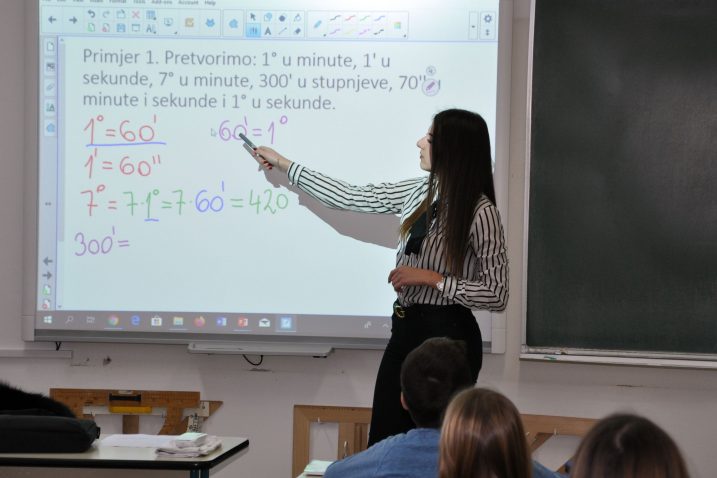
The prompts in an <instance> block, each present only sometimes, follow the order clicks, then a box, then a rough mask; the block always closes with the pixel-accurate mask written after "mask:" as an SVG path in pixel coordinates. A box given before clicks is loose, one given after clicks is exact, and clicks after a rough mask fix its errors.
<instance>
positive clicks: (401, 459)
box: [324, 338, 473, 478]
mask: <svg viewBox="0 0 717 478" xmlns="http://www.w3.org/2000/svg"><path fill="white" fill-rule="evenodd" d="M472 384H473V381H472V377H471V370H470V367H469V365H468V360H467V359H466V352H465V346H464V344H463V343H462V342H458V341H455V340H451V339H447V338H432V339H428V340H426V341H425V342H424V343H423V344H421V345H420V346H419V347H418V348H416V349H414V350H413V351H412V352H411V353H409V354H408V356H407V357H406V360H405V361H404V363H403V367H401V389H402V392H401V405H402V406H403V408H405V409H406V410H407V411H408V413H409V414H410V416H411V417H412V418H413V419H414V420H415V423H416V426H417V427H418V428H414V429H412V430H409V431H408V432H407V433H400V434H398V435H395V436H392V437H389V438H386V439H385V440H382V441H380V442H378V443H376V444H374V445H372V446H371V447H369V448H368V449H367V450H364V451H362V452H360V453H357V454H355V455H351V456H349V457H347V458H344V459H343V460H340V461H337V462H335V463H333V464H332V465H330V466H329V468H328V469H327V470H326V473H325V474H324V477H325V478H369V477H371V478H378V477H394V478H398V477H406V478H408V477H415V478H436V476H437V474H438V441H439V437H440V427H441V419H442V416H443V412H444V411H445V409H446V407H447V406H448V403H449V401H450V399H451V397H452V396H453V395H454V394H455V393H456V392H458V391H460V390H462V389H464V388H466V387H470V386H471V385H472Z"/></svg>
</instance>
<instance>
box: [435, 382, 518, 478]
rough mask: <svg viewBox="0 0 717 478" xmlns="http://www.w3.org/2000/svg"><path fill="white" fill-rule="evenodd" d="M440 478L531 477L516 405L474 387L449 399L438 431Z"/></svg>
mask: <svg viewBox="0 0 717 478" xmlns="http://www.w3.org/2000/svg"><path fill="white" fill-rule="evenodd" d="M438 476H439V478H458V477H460V478H530V477H531V460H530V453H529V451H528V443H527V441H526V438H525V431H524V429H523V423H522V421H521V419H520V414H519V413H518V410H517V409H516V408H515V405H513V403H512V402H511V401H510V400H508V399H507V398H506V397H505V396H503V395H502V394H500V393H499V392H496V391H493V390H488V389H482V388H473V389H470V390H465V391H463V392H461V393H459V394H458V395H456V397H455V398H454V399H453V401H451V403H450V405H449V406H448V409H447V410H446V415H445V418H444V419H443V429H442V430H441V442H440V456H439V464H438Z"/></svg>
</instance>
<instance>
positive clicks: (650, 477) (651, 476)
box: [570, 414, 689, 478]
mask: <svg viewBox="0 0 717 478" xmlns="http://www.w3.org/2000/svg"><path fill="white" fill-rule="evenodd" d="M570 477H571V478H689V475H688V473H687V467H686V466H685V461H684V460H683V458H682V455H681V454H680V450H679V449H678V448H677V445H675V442H674V441H673V440H672V438H670V436H669V435H668V434H667V433H666V432H665V431H664V430H663V429H662V428H660V427H659V426H657V425H655V424H654V423H653V422H651V421H650V420H648V419H647V418H644V417H640V416H637V415H632V414H615V415H610V416H609V417H606V418H604V419H602V420H600V421H599V422H598V423H597V424H596V425H595V426H594V427H593V428H592V429H591V430H590V431H589V432H588V434H587V435H585V438H584V439H583V441H582V442H581V443H580V446H579V447H578V451H577V453H576V455H575V460H574V464H573V467H572V469H571V471H570Z"/></svg>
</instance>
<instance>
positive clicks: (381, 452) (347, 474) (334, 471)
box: [324, 428, 441, 478]
mask: <svg viewBox="0 0 717 478" xmlns="http://www.w3.org/2000/svg"><path fill="white" fill-rule="evenodd" d="M440 436H441V431H440V430H437V429H434V428H415V429H413V430H410V431H409V432H408V433H400V434H398V435H394V436H391V437H388V438H386V439H385V440H381V441H380V442H378V443H376V444H374V445H373V446H371V447H370V448H369V449H367V450H364V451H362V452H361V453H356V454H355V455H351V456H349V457H346V458H344V459H343V460H339V461H337V462H334V463H332V464H331V465H330V466H329V467H328V468H327V469H326V473H324V478H401V477H405V478H409V477H415V478H424V477H425V478H436V477H437V476H438V440H439V438H440Z"/></svg>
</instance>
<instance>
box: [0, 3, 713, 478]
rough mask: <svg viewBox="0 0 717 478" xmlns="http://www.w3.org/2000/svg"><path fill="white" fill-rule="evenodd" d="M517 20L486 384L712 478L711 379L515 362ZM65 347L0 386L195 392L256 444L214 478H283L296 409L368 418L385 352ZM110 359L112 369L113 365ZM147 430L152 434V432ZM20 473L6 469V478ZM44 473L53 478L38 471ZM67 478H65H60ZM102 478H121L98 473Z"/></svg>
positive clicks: (7, 134) (9, 164)
mask: <svg viewBox="0 0 717 478" xmlns="http://www.w3.org/2000/svg"><path fill="white" fill-rule="evenodd" d="M23 3H24V2H23V1H22V0H2V2H1V3H0V348H3V349H16V348H23V347H26V346H27V347H41V348H49V345H50V344H30V345H25V344H24V343H23V342H22V341H21V339H20V315H21V308H22V307H21V302H22V290H21V289H22V284H23V272H24V271H23V267H22V257H23V247H24V243H23V227H24V222H23V221H24V217H25V214H24V212H23V204H24V203H23V201H24V191H23V188H22V184H23V181H24V180H23V175H24V172H23V168H24V162H26V161H34V158H33V157H31V155H29V154H27V153H26V152H25V151H24V143H23V137H24V133H25V115H26V112H25V106H26V105H25V103H24V97H25V96H24V95H25V90H24V88H25V80H24V69H25V64H24V62H25V60H26V59H27V58H29V57H31V55H30V54H29V50H27V51H26V47H25V45H24V42H23V40H22V39H23V38H24V25H25V13H24V8H23ZM513 9H514V23H513V61H512V85H511V132H510V137H511V139H510V142H511V152H510V200H509V207H508V214H507V221H508V230H509V237H508V246H509V257H510V264H511V298H510V302H509V305H508V311H507V315H508V342H507V353H506V354H505V355H493V356H487V357H486V358H485V361H484V369H483V371H482V372H481V375H480V379H479V383H480V384H481V385H486V386H492V387H495V388H498V389H500V390H502V391H503V392H505V393H507V394H508V395H509V396H510V397H511V398H512V399H513V400H514V401H515V402H516V403H517V405H518V408H519V409H520V410H521V411H523V412H528V413H543V414H560V415H571V416H585V417H600V416H603V415H605V414H607V413H610V412H613V411H615V410H634V411H637V412H639V413H642V414H644V415H646V416H648V417H650V418H652V419H653V420H655V421H656V422H657V423H659V424H660V425H662V426H663V427H664V428H666V429H667V430H668V431H669V432H670V433H671V434H672V435H673V436H674V437H675V439H676V440H677V442H678V443H679V445H680V446H681V447H682V449H683V451H684V453H685V455H686V458H687V460H688V462H689V466H690V468H691V470H692V472H693V474H694V476H696V477H703V478H708V477H711V476H713V475H714V470H715V469H717V454H715V453H714V445H713V439H712V434H713V433H712V431H713V430H715V429H717V376H716V375H715V372H709V371H696V370H668V369H654V368H635V367H618V366H597V365H571V364H554V363H552V364H551V363H526V362H520V361H519V360H518V353H519V351H520V336H521V333H520V324H521V316H522V305H521V296H522V294H523V292H522V290H521V287H522V281H521V271H522V268H523V254H522V236H523V224H524V211H523V203H524V196H525V191H524V182H525V176H524V163H525V161H524V158H525V153H526V150H525V124H526V122H525V114H526V113H525V111H526V108H525V101H526V88H527V86H526V85H527V63H528V60H527V55H528V25H529V9H530V7H529V0H515V2H514V8H513ZM29 112H30V110H29V109H28V113H29ZM387 306H388V304H387ZM63 348H67V349H72V350H73V351H74V357H73V359H72V360H56V359H28V358H0V378H2V379H4V380H6V381H8V382H11V383H13V384H15V385H17V386H20V387H23V388H26V389H28V390H32V391H38V392H45V393H46V392H47V390H48V388H50V387H70V388H73V387H75V388H89V387H92V388H113V389H152V390H198V391H200V392H201V394H202V396H203V398H206V399H210V400H223V401H224V406H223V407H222V408H221V409H220V410H219V411H218V412H217V413H216V414H215V415H214V416H213V417H212V418H211V419H210V420H209V421H208V422H207V424H206V430H207V431H208V432H210V433H213V434H218V435H242V436H247V437H250V439H251V445H250V450H249V452H248V453H247V454H246V455H245V456H243V457H241V458H240V459H239V460H237V461H235V462H234V463H232V464H231V465H229V466H227V467H225V468H224V469H222V470H220V471H219V472H218V473H217V474H216V475H213V476H217V477H219V478H228V477H250V478H262V477H268V478H288V477H289V476H290V475H291V430H292V423H291V414H292V406H293V404H295V403H301V404H335V405H358V406H369V405H370V401H371V394H372V388H373V379H374V374H375V371H376V369H377V367H378V362H379V359H380V353H378V352H372V351H338V352H336V353H335V354H333V355H332V356H331V357H329V358H327V359H312V358H295V357H292V358H279V357H267V358H266V359H265V361H264V365H263V366H262V367H261V370H257V371H255V370H254V368H253V367H252V366H251V365H249V364H248V363H246V362H245V361H244V360H243V359H242V358H241V357H239V356H211V357H210V356H195V355H189V354H187V353H186V352H185V348H184V347H183V346H148V345H111V344H63ZM108 357H109V358H110V359H111V360H110V361H107V360H105V359H106V358H108ZM100 424H101V425H102V426H103V427H104V429H105V431H111V432H117V431H119V423H118V422H117V421H112V420H111V419H109V420H108V419H103V421H101V423H100ZM144 426H145V427H147V426H151V422H150V424H149V425H144ZM11 473H12V475H11ZM26 473H27V472H26V471H25V470H0V477H2V476H25V474H26ZM40 473H45V474H47V473H49V472H48V471H46V470H45V471H42V470H40ZM28 476H29V475H28ZM33 476H37V474H35V475H33ZM43 476H44V475H43ZM47 476H49V474H47ZM61 476H70V474H69V473H68V472H63V473H62V474H61ZM72 476H90V475H89V474H87V475H85V474H77V473H73V474H72ZM93 476H97V474H96V473H95V474H94V475H93ZM100 476H119V474H113V473H112V472H109V471H107V472H105V471H103V472H102V474H101V475H100ZM135 476H138V475H137V474H135ZM141 476H164V474H162V473H159V474H153V475H144V474H141ZM166 476H177V475H176V474H172V473H168V474H166Z"/></svg>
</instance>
